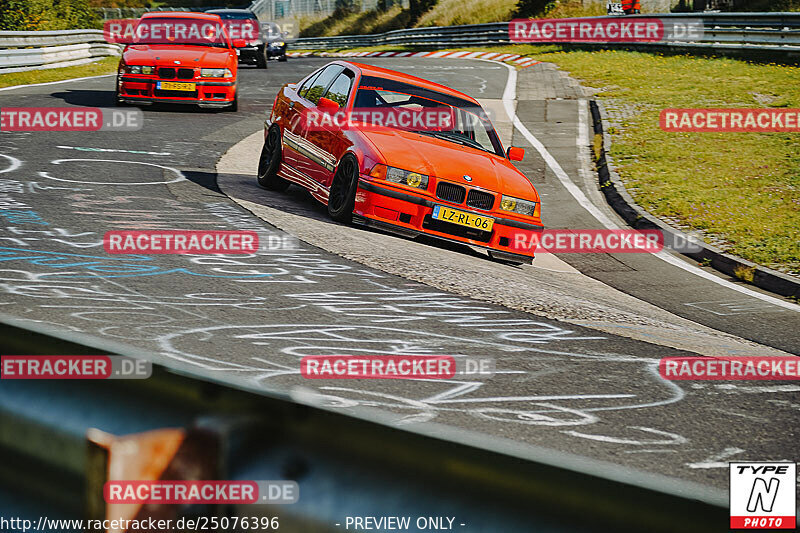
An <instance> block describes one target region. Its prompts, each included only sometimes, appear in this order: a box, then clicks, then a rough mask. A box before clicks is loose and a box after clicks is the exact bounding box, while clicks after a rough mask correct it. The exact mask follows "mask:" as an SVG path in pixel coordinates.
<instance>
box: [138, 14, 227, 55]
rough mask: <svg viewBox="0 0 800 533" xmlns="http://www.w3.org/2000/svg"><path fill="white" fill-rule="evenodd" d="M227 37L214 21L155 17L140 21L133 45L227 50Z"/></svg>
mask: <svg viewBox="0 0 800 533" xmlns="http://www.w3.org/2000/svg"><path fill="white" fill-rule="evenodd" d="M226 35H227V34H226V32H225V30H224V29H223V26H222V25H221V24H219V22H216V21H213V20H207V19H191V18H177V17H174V18H172V17H163V18H161V17H158V18H155V17H154V18H146V19H142V20H141V21H139V24H138V25H137V26H136V36H135V38H134V40H133V44H184V45H186V44H193V45H198V46H215V47H221V48H227V46H228V40H227V37H226Z"/></svg>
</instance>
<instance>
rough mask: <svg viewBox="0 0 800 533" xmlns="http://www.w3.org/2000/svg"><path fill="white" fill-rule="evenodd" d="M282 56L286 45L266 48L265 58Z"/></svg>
mask: <svg viewBox="0 0 800 533" xmlns="http://www.w3.org/2000/svg"><path fill="white" fill-rule="evenodd" d="M284 54H286V44H284V45H283V46H272V45H268V46H267V56H269V57H281V56H282V55H284Z"/></svg>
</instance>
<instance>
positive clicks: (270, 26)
mask: <svg viewBox="0 0 800 533" xmlns="http://www.w3.org/2000/svg"><path fill="white" fill-rule="evenodd" d="M261 26H262V27H263V28H264V31H266V32H267V35H269V36H270V37H278V36H280V35H281V29H280V27H279V26H278V25H277V24H275V23H274V22H267V23H265V24H262V25H261Z"/></svg>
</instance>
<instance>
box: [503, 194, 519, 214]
mask: <svg viewBox="0 0 800 533" xmlns="http://www.w3.org/2000/svg"><path fill="white" fill-rule="evenodd" d="M515 207H517V201H516V200H514V199H512V198H509V197H507V196H504V197H503V200H502V201H501V202H500V209H502V210H503V211H513V210H514V208H515Z"/></svg>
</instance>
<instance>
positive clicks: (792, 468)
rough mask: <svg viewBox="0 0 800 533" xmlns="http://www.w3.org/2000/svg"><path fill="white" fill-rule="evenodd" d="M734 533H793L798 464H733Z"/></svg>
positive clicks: (731, 487) (732, 501) (731, 474)
mask: <svg viewBox="0 0 800 533" xmlns="http://www.w3.org/2000/svg"><path fill="white" fill-rule="evenodd" d="M730 506H731V529H794V528H795V527H796V525H797V520H796V515H797V465H796V464H795V463H730Z"/></svg>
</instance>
